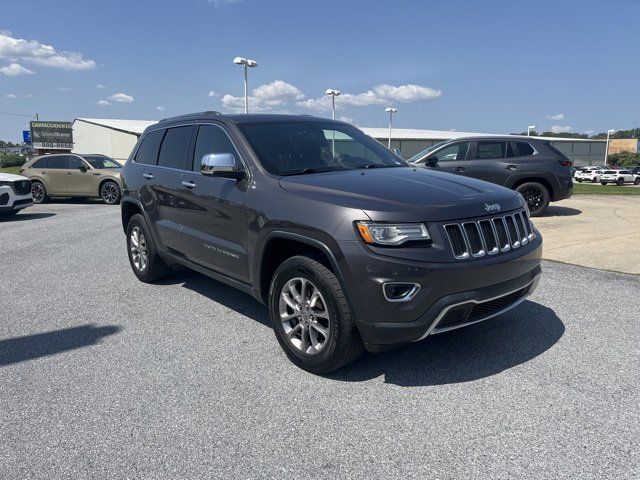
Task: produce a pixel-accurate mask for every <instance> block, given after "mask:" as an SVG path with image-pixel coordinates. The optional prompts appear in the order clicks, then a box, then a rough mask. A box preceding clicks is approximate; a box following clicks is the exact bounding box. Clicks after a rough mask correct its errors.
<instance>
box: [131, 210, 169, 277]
mask: <svg viewBox="0 0 640 480" xmlns="http://www.w3.org/2000/svg"><path fill="white" fill-rule="evenodd" d="M134 229H138V231H139V232H141V233H142V234H143V239H144V244H145V247H146V251H147V261H146V265H145V266H144V267H142V268H140V267H139V266H137V265H136V263H135V260H134V252H133V250H132V248H131V247H132V234H133V232H134ZM127 255H128V256H129V264H130V265H131V269H132V270H133V273H134V274H135V275H136V277H138V280H140V281H142V282H145V283H152V282H156V281H158V280H160V279H161V278H163V277H165V276H166V275H167V273H169V267H167V264H166V263H165V262H164V260H162V257H160V255H159V254H158V250H157V248H156V244H155V243H154V241H153V237H152V236H151V234H150V233H149V229H148V228H147V222H145V220H144V217H143V216H142V215H140V214H139V213H137V214H135V215H134V216H133V217H131V220H129V224H128V225H127Z"/></svg>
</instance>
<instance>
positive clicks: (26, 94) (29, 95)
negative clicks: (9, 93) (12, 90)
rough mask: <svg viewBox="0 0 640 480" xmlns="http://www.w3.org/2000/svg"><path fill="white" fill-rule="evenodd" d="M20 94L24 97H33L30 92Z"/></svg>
mask: <svg viewBox="0 0 640 480" xmlns="http://www.w3.org/2000/svg"><path fill="white" fill-rule="evenodd" d="M22 96H23V97H24V98H33V95H31V94H30V93H23V94H22Z"/></svg>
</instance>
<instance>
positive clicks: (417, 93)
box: [373, 84, 442, 103]
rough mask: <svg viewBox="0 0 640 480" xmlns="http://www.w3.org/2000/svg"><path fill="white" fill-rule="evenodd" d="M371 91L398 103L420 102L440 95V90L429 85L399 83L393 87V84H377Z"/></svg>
mask: <svg viewBox="0 0 640 480" xmlns="http://www.w3.org/2000/svg"><path fill="white" fill-rule="evenodd" d="M373 91H374V92H375V93H376V95H377V96H378V97H380V98H383V99H385V100H388V101H395V102H400V103H413V102H421V101H424V100H432V99H434V98H438V97H440V96H441V95H442V91H441V90H434V89H433V88H430V87H423V86H421V85H413V84H408V85H400V86H399V87H395V86H393V85H386V84H383V85H377V86H375V87H373Z"/></svg>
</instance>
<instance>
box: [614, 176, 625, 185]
mask: <svg viewBox="0 0 640 480" xmlns="http://www.w3.org/2000/svg"><path fill="white" fill-rule="evenodd" d="M616 184H617V185H618V186H619V187H621V186H623V185H624V178H622V177H620V178H619V179H618V181H617V182H616Z"/></svg>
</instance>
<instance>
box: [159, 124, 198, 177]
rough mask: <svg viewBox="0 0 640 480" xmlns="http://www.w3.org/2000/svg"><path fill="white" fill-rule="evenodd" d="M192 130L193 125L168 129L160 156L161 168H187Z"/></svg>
mask: <svg viewBox="0 0 640 480" xmlns="http://www.w3.org/2000/svg"><path fill="white" fill-rule="evenodd" d="M192 130H193V127H192V126H191V125H189V126H186V127H175V128H169V129H167V133H165V134H164V139H163V140H162V145H161V146H160V154H159V155H158V166H159V167H168V168H177V169H180V170H184V169H185V168H186V165H187V156H188V154H189V142H190V141H191V132H192Z"/></svg>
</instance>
